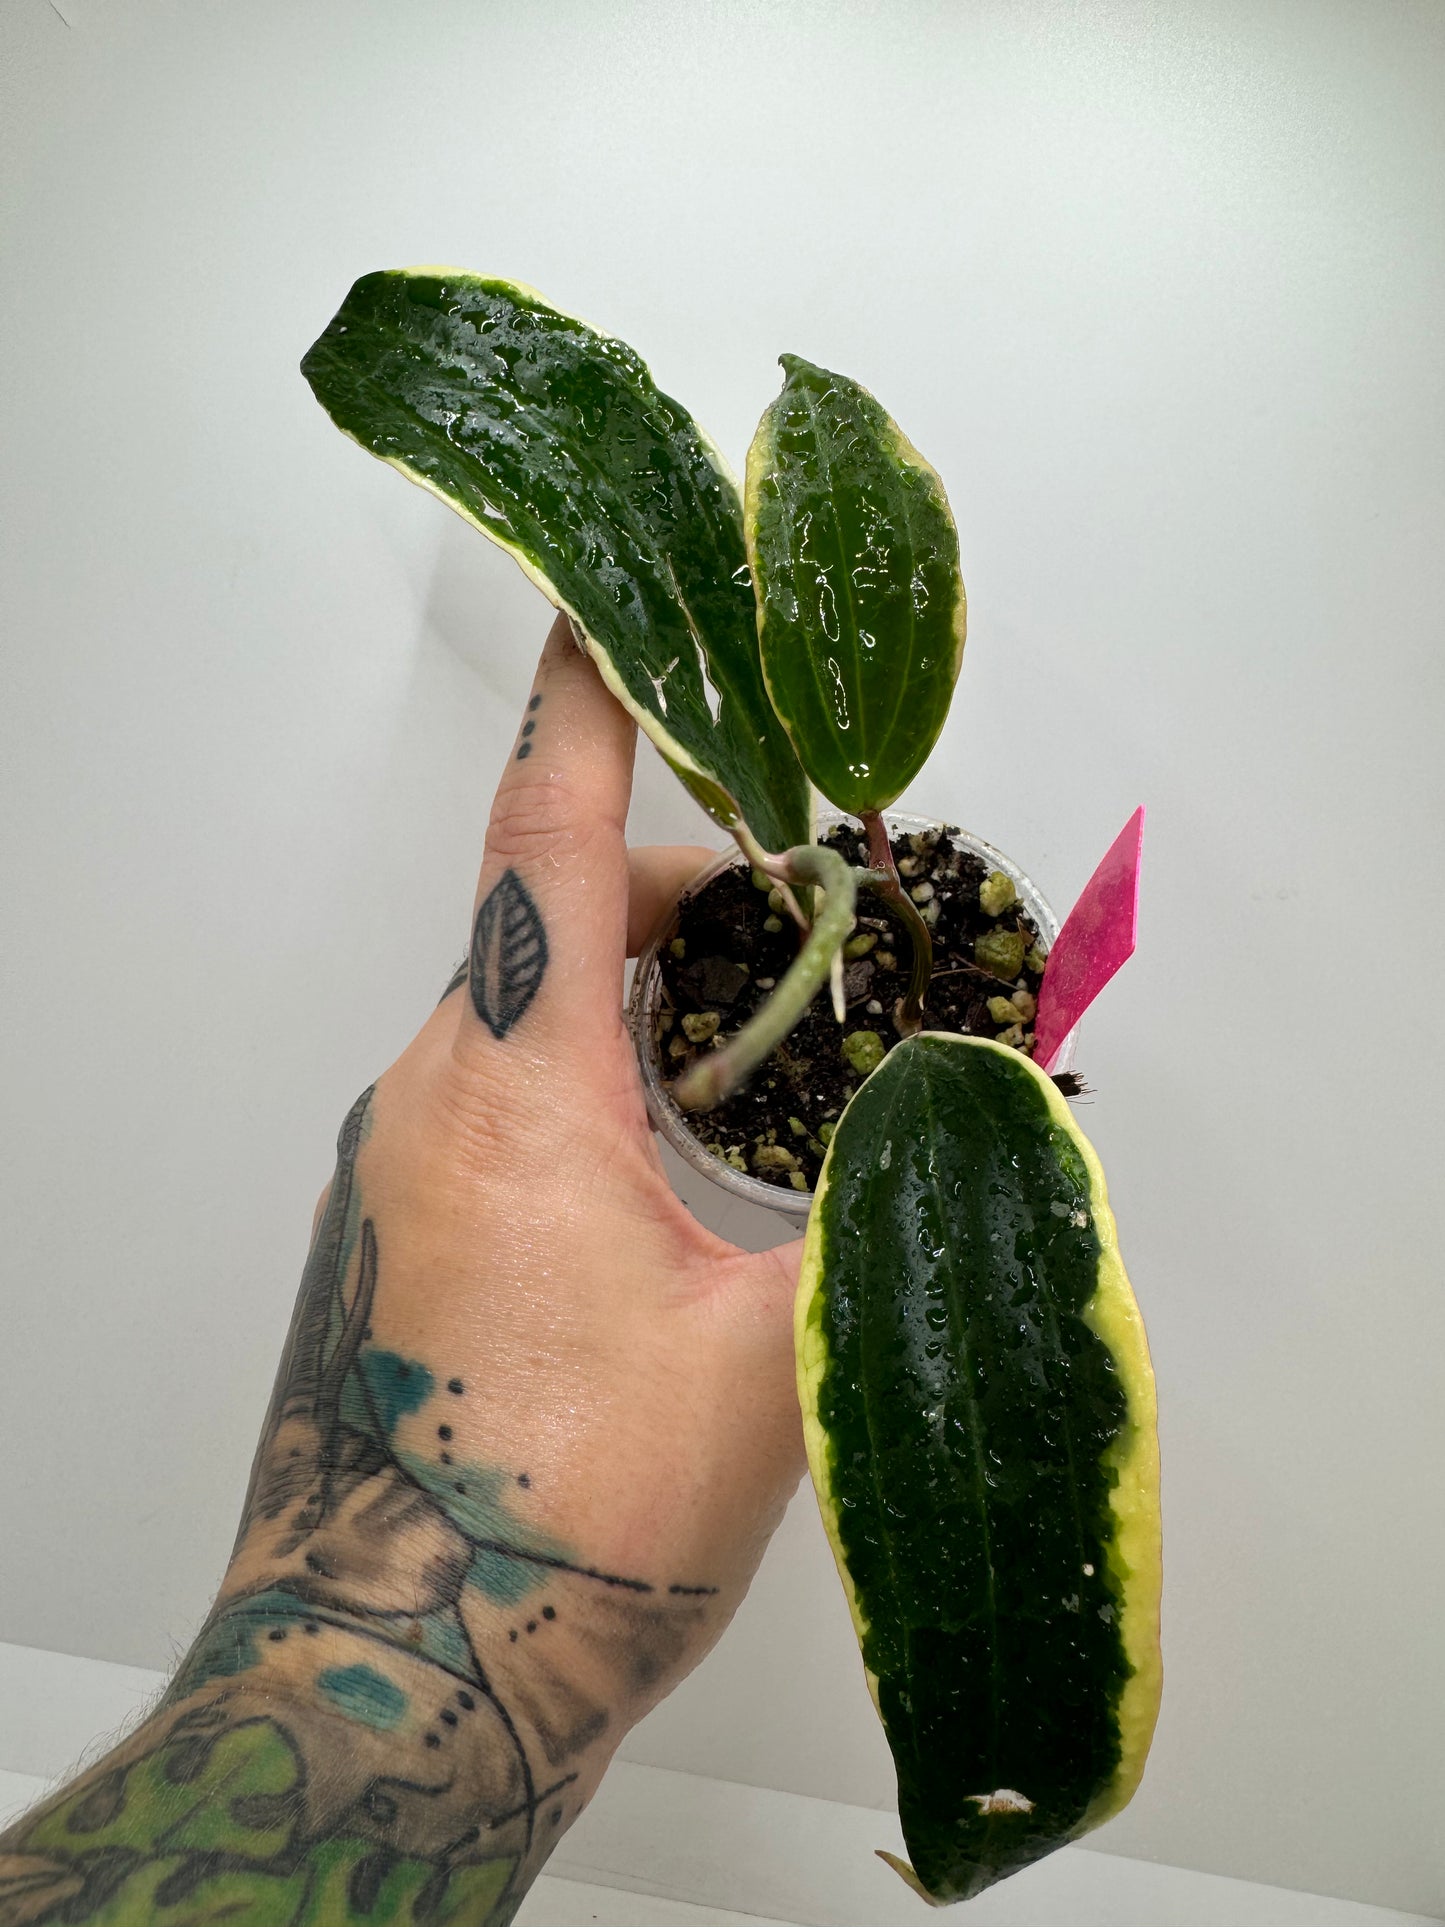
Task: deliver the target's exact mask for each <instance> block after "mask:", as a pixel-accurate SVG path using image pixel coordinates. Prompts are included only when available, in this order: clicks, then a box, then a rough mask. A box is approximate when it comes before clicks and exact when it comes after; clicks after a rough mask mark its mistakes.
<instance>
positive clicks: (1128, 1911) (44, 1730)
mask: <svg viewBox="0 0 1445 1927" xmlns="http://www.w3.org/2000/svg"><path fill="white" fill-rule="evenodd" d="M161 1681H162V1675H161V1674H159V1673H152V1672H146V1671H144V1670H142V1669H141V1668H138V1667H133V1666H116V1665H113V1664H111V1663H109V1662H107V1661H104V1660H93V1659H79V1658H75V1657H73V1656H71V1655H69V1654H64V1653H50V1652H44V1651H42V1650H40V1649H38V1648H36V1647H28V1646H13V1645H6V1644H4V1643H0V1825H3V1824H4V1822H5V1821H6V1819H7V1818H8V1817H9V1816H11V1815H13V1814H14V1813H17V1812H19V1811H21V1810H22V1809H23V1808H24V1807H26V1806H28V1805H29V1804H30V1803H31V1802H32V1801H33V1800H35V1799H36V1798H38V1796H39V1795H40V1794H41V1792H42V1791H43V1790H44V1789H45V1788H46V1786H48V1785H49V1784H51V1783H52V1782H53V1781H54V1780H56V1779H58V1778H60V1777H61V1776H62V1775H64V1774H66V1773H67V1772H69V1771H70V1770H71V1768H72V1767H73V1766H74V1765H75V1764H76V1762H77V1761H78V1760H80V1759H81V1758H82V1756H84V1757H88V1758H94V1757H95V1756H96V1755H97V1753H98V1752H99V1751H101V1750H103V1749H102V1743H103V1740H104V1738H105V1737H106V1736H113V1735H115V1734H117V1733H118V1732H120V1731H122V1730H124V1729H125V1728H126V1727H127V1726H129V1725H130V1723H131V1722H132V1721H133V1720H134V1719H135V1718H136V1716H137V1714H138V1713H139V1712H140V1711H141V1709H142V1708H143V1707H144V1706H145V1705H146V1704H147V1703H148V1702H149V1701H150V1700H151V1699H153V1698H154V1696H155V1694H156V1692H157V1691H158V1690H159V1687H160V1685H161ZM901 1844H902V1843H901V1839H900V1835H899V1832H898V1826H897V1822H896V1820H894V1819H893V1817H892V1816H891V1815H888V1814H883V1813H875V1812H873V1811H871V1810H870V1809H868V1808H866V1807H851V1806H844V1805H842V1804H841V1803H839V1802H837V1801H831V1800H814V1799H809V1798H807V1797H806V1796H804V1795H802V1794H797V1793H780V1792H777V1791H775V1790H772V1789H769V1788H763V1787H751V1786H739V1785H737V1784H735V1783H734V1782H731V1781H726V1780H710V1779H704V1778H702V1777H701V1776H699V1775H696V1774H690V1773H672V1772H667V1771H665V1770H663V1769H662V1768H659V1767H647V1766H635V1765H632V1764H630V1763H628V1762H626V1761H618V1762H617V1763H616V1764H614V1766H613V1767H612V1768H611V1770H610V1771H609V1773H608V1775H607V1778H606V1779H605V1780H604V1782H603V1784H602V1788H601V1790H600V1792H599V1793H598V1795H597V1797H596V1799H595V1800H594V1801H593V1803H592V1805H591V1807H590V1808H589V1809H588V1811H587V1812H586V1813H585V1814H584V1815H583V1816H582V1818H581V1819H580V1820H579V1821H578V1822H577V1825H576V1826H575V1827H573V1829H572V1831H571V1832H570V1833H569V1834H567V1836H566V1837H565V1838H564V1839H563V1840H562V1841H561V1843H560V1844H559V1846H558V1848H557V1851H556V1853H555V1854H554V1855H553V1857H552V1860H551V1862H550V1864H549V1868H548V1871H547V1873H546V1874H544V1875H543V1876H542V1878H541V1879H540V1880H539V1881H538V1882H537V1884H536V1886H535V1887H534V1888H533V1890H532V1892H531V1894H530V1895H529V1896H528V1898H527V1900H526V1902H525V1903H524V1905H523V1907H522V1910H521V1912H520V1913H519V1915H518V1917H517V1919H518V1927H923V1923H924V1922H925V1921H927V1920H928V1919H929V1918H931V1916H930V1914H929V1912H928V1910H927V1909H926V1908H925V1907H924V1906H923V1903H922V1902H921V1901H920V1900H918V1899H917V1897H916V1896H915V1895H913V1894H911V1893H909V1892H908V1890H907V1889H906V1888H905V1887H904V1886H903V1884H902V1883H901V1882H900V1881H899V1879H898V1878H897V1876H896V1875H895V1874H893V1873H891V1872H890V1871H889V1870H888V1869H887V1868H886V1867H885V1866H884V1865H883V1863H882V1862H881V1861H880V1860H878V1859H876V1858H875V1857H874V1852H873V1850H874V1849H875V1848H877V1847H888V1848H890V1849H892V1850H893V1851H895V1852H896V1851H899V1850H900V1849H901ZM956 1917H957V1918H958V1919H959V1920H960V1921H961V1922H962V1921H964V1920H966V1921H967V1923H968V1927H1060V1923H1067V1927H1434V1923H1433V1921H1432V1920H1431V1919H1430V1918H1429V1917H1427V1916H1425V1915H1423V1914H1402V1913H1397V1912H1393V1911H1392V1910H1390V1909H1389V1908H1384V1907H1370V1906H1366V1905H1364V1904H1362V1903H1360V1902H1358V1901H1352V1900H1334V1899H1328V1898H1325V1897H1324V1896H1321V1895H1318V1894H1308V1893H1296V1892H1292V1891H1288V1890H1286V1889H1284V1888H1282V1887H1263V1886H1259V1885H1256V1884H1254V1883H1252V1882H1249V1881H1244V1880H1229V1879H1225V1878H1224V1877H1222V1876H1221V1875H1218V1874H1207V1873H1196V1872H1194V1871H1193V1870H1191V1869H1189V1868H1186V1867H1167V1866H1156V1865H1153V1864H1151V1863H1149V1862H1147V1861H1142V1860H1126V1859H1123V1858H1121V1857H1120V1856H1118V1855H1116V1854H1106V1853H1094V1852H1090V1853H1085V1852H1080V1851H1078V1850H1077V1849H1071V1848H1064V1849H1063V1850H1062V1851H1061V1852H1059V1853H1056V1854H1053V1855H1051V1856H1050V1857H1049V1858H1048V1859H1047V1860H1045V1861H1043V1862H1042V1863H1041V1864H1040V1865H1038V1866H1036V1867H1031V1868H1029V1869H1028V1870H1027V1871H1026V1872H1024V1873H1022V1874H1016V1875H1015V1876H1014V1877H1013V1879H1011V1880H1008V1881H1005V1882H1004V1883H1003V1884H1002V1885H1001V1886H999V1887H995V1888H993V1889H992V1890H991V1891H990V1892H988V1893H986V1894H984V1895H982V1896H981V1897H980V1898H979V1899H978V1900H976V1901H974V1902H972V1903H971V1904H970V1906H969V1908H968V1910H967V1913H966V1914H963V1913H960V1914H959V1915H957V1916H956Z"/></svg>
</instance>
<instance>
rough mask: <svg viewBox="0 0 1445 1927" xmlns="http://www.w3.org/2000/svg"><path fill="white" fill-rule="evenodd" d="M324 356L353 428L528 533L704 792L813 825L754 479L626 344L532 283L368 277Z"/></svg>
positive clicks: (610, 663) (566, 598)
mask: <svg viewBox="0 0 1445 1927" xmlns="http://www.w3.org/2000/svg"><path fill="white" fill-rule="evenodd" d="M302 372H303V373H304V374H305V376H306V379H307V380H308V381H309V382H310V384H311V386H312V388H313V389H314V391H315V393H316V397H317V399H318V400H319V401H320V402H321V404H322V406H323V407H324V408H325V409H326V410H327V412H328V413H329V414H330V416H331V418H332V420H333V421H334V422H335V423H336V424H337V426H338V427H339V428H341V429H343V430H344V431H345V432H346V433H347V434H348V435H350V436H352V437H353V438H354V439H355V440H356V441H358V442H360V443H361V445H362V447H363V448H366V449H369V450H370V452H371V453H372V454H373V455H377V456H379V457H380V458H381V459H382V460H383V461H386V462H390V463H391V464H392V466H393V467H395V468H398V469H400V470H401V472H402V473H403V474H404V475H406V476H407V477H408V478H409V479H410V480H411V481H414V482H418V483H420V484H421V485H422V487H424V488H428V489H430V490H431V491H432V492H433V493H434V494H436V495H439V496H440V497H441V499H442V500H443V501H444V502H446V503H447V504H448V505H449V506H450V507H451V508H454V509H455V510H456V511H457V512H458V514H460V515H462V516H464V517H465V518H466V520H467V521H469V522H471V523H473V524H474V526H475V527H477V528H479V529H480V530H481V531H482V533H483V534H484V535H487V536H489V537H490V538H491V539H492V540H493V541H494V542H497V543H499V544H500V545H501V546H502V547H503V548H505V549H508V550H509V551H510V552H511V553H512V555H514V556H515V557H516V559H517V561H518V562H519V563H520V564H521V566H522V568H523V569H524V570H525V571H526V573H527V574H528V575H529V576H530V577H531V578H532V580H533V581H534V582H535V583H537V585H538V587H539V588H540V589H541V590H542V591H543V593H544V594H545V595H546V596H548V597H549V598H550V600H551V601H552V602H554V603H555V604H556V605H557V606H558V607H559V608H562V609H566V610H567V611H568V613H569V614H570V615H571V616H572V618H573V620H574V621H575V622H576V623H577V624H578V626H579V628H580V629H581V630H582V631H583V633H584V634H585V636H586V638H587V643H588V648H589V651H590V653H591V654H592V655H593V657H594V658H595V660H596V661H597V664H598V667H599V668H600V669H601V671H602V673H603V675H604V677H605V678H606V680H607V683H608V685H609V687H610V688H611V689H612V690H613V692H614V693H615V694H616V695H617V696H618V697H619V698H620V699H621V700H622V702H624V703H625V704H626V706H627V708H628V709H629V710H631V712H632V714H633V715H634V716H635V717H636V718H637V720H638V722H639V723H640V724H641V725H642V727H643V729H645V730H646V732H647V734H648V735H649V736H650V737H651V738H652V740H653V741H654V742H655V743H656V744H657V746H658V748H659V749H660V750H661V751H662V753H663V755H664V756H665V757H667V759H668V761H669V762H670V763H671V764H672V766H673V768H674V769H675V770H676V771H677V773H678V775H679V776H680V777H681V778H682V780H683V781H684V782H685V783H686V784H687V785H688V787H689V789H691V790H692V792H693V794H694V795H695V796H697V798H698V800H699V801H700V802H701V803H702V804H703V806H704V807H705V808H706V809H708V810H710V811H711V812H712V814H713V815H714V816H715V817H716V818H717V819H718V821H719V822H722V823H730V822H732V821H733V820H735V819H736V816H737V814H738V812H739V811H740V812H741V814H742V816H743V818H744V819H745V821H746V822H747V823H748V825H749V826H750V827H751V829H752V831H753V833H754V835H755V836H757V837H758V839H759V840H760V841H761V842H762V843H763V844H764V845H765V846H766V847H768V848H771V849H778V850H781V849H785V848H787V847H788V846H789V845H791V844H794V843H799V842H807V841H808V840H809V839H810V837H811V833H812V832H811V822H812V812H811V802H810V798H809V794H808V788H807V783H806V781H805V779H804V777H803V773H802V771H801V769H800V768H799V767H798V762H797V759H796V757H795V756H794V754H793V751H792V748H791V747H790V745H789V743H788V739H787V736H786V735H785V733H784V731H783V729H782V727H781V725H780V724H779V722H778V719H777V717H776V716H775V715H774V713H773V710H772V707H771V705H770V703H769V702H768V698H767V692H766V690H765V689H764V687H763V680H762V671H761V667H760V664H759V660H758V639H757V626H756V615H755V611H754V607H753V593H752V585H751V582H750V580H749V577H748V568H747V557H746V553H745V550H744V546H743V536H742V511H741V506H740V504H739V501H738V495H737V487H736V484H735V482H734V481H733V480H732V478H731V477H730V476H729V475H728V474H727V472H726V470H725V469H724V467H723V465H722V460H721V457H720V456H719V455H718V454H717V452H716V450H715V449H714V448H713V446H712V444H711V442H709V441H708V440H707V438H706V437H705V436H704V435H703V433H702V431H701V430H700V429H699V428H698V426H697V424H696V422H694V421H693V419H692V417H691V416H690V415H689V414H688V413H687V411H686V409H684V408H682V407H681V406H679V404H678V403H677V402H675V401H673V400H671V399H670V398H669V397H668V396H667V395H664V394H662V393H661V392H660V391H659V390H658V388H657V386H656V385H655V383H654V382H653V380H652V377H651V375H650V374H649V373H648V371H647V368H646V367H645V366H644V364H643V363H642V362H641V361H640V360H639V359H638V357H637V356H636V355H635V354H634V353H633V351H632V350H631V349H630V348H628V347H627V346H626V345H625V344H624V343H623V342H620V341H613V340H610V339H609V338H608V337H607V336H605V335H601V334H598V333H597V332H596V331H595V330H594V329H592V328H589V327H588V326H587V325H586V324H585V323H584V322H581V321H578V320H575V319H574V318H573V317H572V316H571V315H565V314H561V313H559V312H558V311H557V310H556V309H555V308H551V307H549V306H548V305H547V303H546V302H545V301H543V299H542V297H541V296H540V295H539V294H537V293H536V292H535V290H533V289H531V288H524V287H521V286H519V285H518V284H516V283H514V282H508V281H492V280H483V279H482V278H481V277H479V276H477V275H472V274H465V273H462V272H461V271H460V270H454V269H450V268H435V269H433V268H420V269H414V270H411V271H408V272H397V273H384V274H369V275H365V276H364V277H363V278H362V279H361V280H360V281H358V282H357V283H356V285H355V286H354V287H353V288H352V290H351V292H350V294H348V295H347V297H346V300H345V301H344V302H343V304H342V306H341V309H340V311H339V312H338V314H337V315H336V317H335V319H334V320H333V321H332V323H331V325H330V326H329V327H328V328H327V330H326V332H325V334H323V335H322V337H321V339H320V340H319V341H318V342H317V343H316V344H315V346H314V347H313V348H312V349H311V350H310V352H309V353H308V354H307V356H306V358H305V360H304V361H303V363H302Z"/></svg>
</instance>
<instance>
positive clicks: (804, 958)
mask: <svg viewBox="0 0 1445 1927" xmlns="http://www.w3.org/2000/svg"><path fill="white" fill-rule="evenodd" d="M771 861H772V862H774V863H779V862H781V863H782V864H784V865H785V866H786V880H787V881H788V882H791V883H811V884H817V885H819V886H820V889H821V891H822V893H823V894H821V895H817V896H815V898H814V905H815V915H814V919H813V927H812V929H811V930H810V931H809V932H808V936H807V938H806V940H805V942H804V944H803V946H802V948H801V949H800V950H799V952H798V954H797V956H796V957H795V958H794V959H793V962H792V963H791V965H790V966H789V968H788V972H787V975H786V976H785V977H784V978H783V981H782V982H781V983H780V984H779V985H778V987H777V989H776V990H775V991H774V992H773V994H772V996H771V997H769V999H768V1001H767V1002H766V1003H765V1004H764V1005H763V1007H762V1009H761V1010H760V1011H758V1012H757V1013H756V1015H754V1016H753V1017H751V1018H749V1020H748V1022H747V1023H746V1024H744V1025H743V1027H742V1029H741V1030H740V1031H738V1032H737V1033H736V1034H735V1035H734V1036H732V1037H730V1038H729V1039H728V1041H727V1043H726V1044H724V1045H723V1047H722V1049H721V1050H714V1051H709V1052H707V1053H706V1054H705V1055H704V1056H702V1057H699V1058H698V1059H697V1061H696V1062H695V1063H694V1064H692V1065H691V1066H690V1068H689V1069H688V1070H686V1071H684V1072H683V1074H682V1076H681V1077H680V1078H678V1080H677V1082H676V1083H675V1084H674V1085H672V1087H671V1090H672V1097H673V1099H674V1101H675V1102H676V1103H677V1104H678V1105H679V1106H680V1107H681V1109H683V1110H684V1111H706V1110H710V1109H711V1108H712V1106H713V1105H714V1104H720V1103H721V1102H722V1100H723V1099H724V1098H725V1097H729V1096H731V1094H732V1093H733V1092H734V1091H735V1090H736V1089H737V1088H738V1086H739V1085H740V1084H741V1083H742V1082H743V1080H744V1078H746V1077H747V1076H748V1075H749V1073H750V1072H752V1071H754V1070H756V1069H757V1067H758V1065H759V1064H761V1063H762V1061H763V1059H764V1058H766V1057H769V1056H771V1054H772V1053H773V1051H775V1050H776V1049H777V1047H778V1045H779V1044H781V1043H782V1041H783V1039H784V1038H785V1037H786V1036H787V1034H788V1032H789V1031H790V1030H792V1029H793V1027H794V1025H795V1024H797V1022H798V1020H799V1019H800V1018H801V1017H802V1015H803V1012H804V1011H805V1010H806V1009H807V1008H808V1006H809V1004H810V1003H812V1001H813V999H814V997H815V996H816V995H817V993H818V990H819V989H820V988H821V986H822V984H823V982H824V981H825V979H826V978H827V976H828V972H829V970H830V969H831V968H832V965H833V959H834V958H835V957H836V956H837V955H838V954H839V952H840V951H841V949H842V947H843V943H844V940H845V939H846V937H847V935H848V933H849V931H850V930H851V929H852V928H853V906H854V904H855V902H856V901H857V881H858V876H859V872H858V871H856V870H854V869H852V868H850V866H849V865H848V864H847V863H845V862H844V860H843V858H842V857H841V856H839V855H838V852H837V851H836V850H829V849H825V848H824V847H823V846H822V845H821V844H817V843H805V844H800V845H799V846H798V848H797V849H795V850H788V851H786V852H785V853H784V856H783V857H782V858H777V857H774V858H772V859H771ZM769 874H770V875H771V874H773V872H771V871H770V872H769Z"/></svg>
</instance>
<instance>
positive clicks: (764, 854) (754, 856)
mask: <svg viewBox="0 0 1445 1927" xmlns="http://www.w3.org/2000/svg"><path fill="white" fill-rule="evenodd" d="M731 835H732V839H733V842H734V843H736V844H737V846H738V848H739V849H740V850H741V851H742V853H743V855H744V856H745V857H746V858H747V860H748V862H749V863H750V864H751V865H752V866H753V868H754V869H755V870H761V871H762V873H763V875H764V876H768V877H772V879H773V881H774V882H775V883H776V884H777V886H778V890H779V893H780V894H781V896H782V899H783V908H784V909H785V910H786V911H787V913H788V915H789V916H790V917H791V918H792V919H793V922H794V923H795V924H797V926H798V928H799V929H800V930H801V931H803V932H804V933H805V934H806V933H807V931H808V929H809V928H810V925H809V922H808V918H807V915H806V913H805V912H804V910H803V909H802V907H801V906H800V904H799V902H798V899H797V898H796V897H795V896H794V895H793V893H792V891H791V890H790V889H789V887H788V879H789V877H790V875H791V871H790V869H789V859H790V858H791V857H792V856H793V855H794V854H795V852H794V851H792V850H784V852H783V854H782V855H781V856H774V855H773V853H772V851H771V850H765V849H764V848H763V846H762V844H761V843H759V841H758V839H757V838H756V837H755V836H754V835H753V833H752V831H751V830H750V829H749V828H748V826H747V824H746V823H745V822H744V821H743V819H742V818H741V817H739V818H738V820H737V822H736V823H734V824H733V825H732V830H731ZM800 847H801V846H800Z"/></svg>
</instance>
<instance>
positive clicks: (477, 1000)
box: [470, 870, 547, 1039]
mask: <svg viewBox="0 0 1445 1927" xmlns="http://www.w3.org/2000/svg"><path fill="white" fill-rule="evenodd" d="M546 971H547V932H546V929H545V928H544V927H543V923H542V918H541V915H540V914H539V912H538V910H537V906H536V904H535V903H533V901H532V898H531V896H530V894H529V893H528V890H527V886H526V884H524V883H523V881H522V879H521V878H520V877H519V876H518V875H517V873H516V871H515V870H506V871H504V872H503V874H502V877H501V879H500V881H498V882H497V883H495V884H494V885H493V886H492V888H491V889H490V890H489V891H488V892H487V895H486V896H485V897H484V898H483V899H482V907H481V909H480V910H478V912H477V921H476V927H475V929H474V930H473V932H472V955H471V976H470V982H471V991H472V1008H473V1009H474V1010H475V1011H476V1013H477V1015H478V1017H480V1018H481V1020H482V1022H483V1023H484V1024H485V1025H486V1026H487V1029H488V1030H489V1031H490V1032H491V1033H492V1035H493V1037H496V1038H499V1039H500V1038H503V1037H505V1036H506V1034H507V1032H508V1031H509V1030H510V1029H511V1028H512V1026H513V1025H514V1024H515V1023H517V1022H518V1021H519V1019H520V1018H521V1017H522V1016H523V1015H524V1013H525V1012H526V1010H527V1007H528V1006H529V1005H530V1003H531V1001H532V999H533V998H534V997H535V996H536V994H537V992H538V990H539V989H540V988H541V985H542V979H543V977H544V976H545V975H546Z"/></svg>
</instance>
